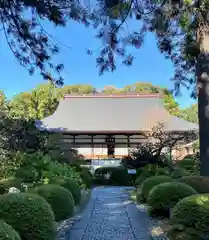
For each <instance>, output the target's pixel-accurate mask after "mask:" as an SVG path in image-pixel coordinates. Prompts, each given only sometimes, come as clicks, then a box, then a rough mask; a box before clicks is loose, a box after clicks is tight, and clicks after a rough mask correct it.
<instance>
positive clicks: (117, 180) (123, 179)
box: [111, 167, 129, 186]
mask: <svg viewBox="0 0 209 240" xmlns="http://www.w3.org/2000/svg"><path fill="white" fill-rule="evenodd" d="M111 180H112V181H113V183H114V184H116V185H121V186H123V185H128V184H129V174H128V171H127V169H126V168H124V167H117V168H115V169H113V171H112V175H111Z"/></svg>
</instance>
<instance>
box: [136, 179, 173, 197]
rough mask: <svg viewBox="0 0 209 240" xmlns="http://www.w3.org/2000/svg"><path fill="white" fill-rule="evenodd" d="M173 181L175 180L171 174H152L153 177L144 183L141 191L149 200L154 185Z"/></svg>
mask: <svg viewBox="0 0 209 240" xmlns="http://www.w3.org/2000/svg"><path fill="white" fill-rule="evenodd" d="M172 181H174V180H173V179H172V178H171V177H169V176H152V177H149V178H147V179H146V180H144V182H143V183H142V188H141V191H142V195H143V197H144V198H145V200H146V201H147V199H148V196H149V193H150V191H151V190H152V188H153V187H155V186H156V185H158V184H160V183H164V182H172Z"/></svg>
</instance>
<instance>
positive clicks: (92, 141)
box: [91, 135, 94, 159]
mask: <svg viewBox="0 0 209 240" xmlns="http://www.w3.org/2000/svg"><path fill="white" fill-rule="evenodd" d="M91 155H92V158H93V159H94V135H91Z"/></svg>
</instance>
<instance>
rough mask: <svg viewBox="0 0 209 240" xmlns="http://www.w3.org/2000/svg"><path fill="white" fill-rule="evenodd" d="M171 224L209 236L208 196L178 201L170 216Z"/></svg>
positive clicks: (191, 197) (198, 195)
mask: <svg viewBox="0 0 209 240" xmlns="http://www.w3.org/2000/svg"><path fill="white" fill-rule="evenodd" d="M171 222H172V223H173V224H177V225H182V226H184V227H185V228H187V229H193V231H195V230H196V232H197V233H201V234H203V235H204V236H208V235H209V227H208V226H209V194H196V195H193V196H190V197H186V198H184V199H182V200H180V201H179V202H178V203H177V204H176V206H175V207H174V208H173V211H172V214H171Z"/></svg>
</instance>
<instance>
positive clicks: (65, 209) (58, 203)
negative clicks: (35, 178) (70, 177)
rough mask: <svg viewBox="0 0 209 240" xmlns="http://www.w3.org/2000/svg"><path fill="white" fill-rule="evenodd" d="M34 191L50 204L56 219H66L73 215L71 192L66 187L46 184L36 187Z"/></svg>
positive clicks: (73, 203)
mask: <svg viewBox="0 0 209 240" xmlns="http://www.w3.org/2000/svg"><path fill="white" fill-rule="evenodd" d="M36 193H37V194H39V195H40V196H41V197H43V198H44V199H45V200H46V201H47V202H48V203H49V204H50V206H51V208H52V210H53V212H54V216H55V220H56V221H61V220H64V219H67V218H69V217H71V216H72V215H73V212H74V206H75V202H74V199H73V196H72V194H71V192H70V191H68V190H67V189H66V188H64V187H61V186H59V185H53V184H46V185H42V186H40V187H37V188H36Z"/></svg>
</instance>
